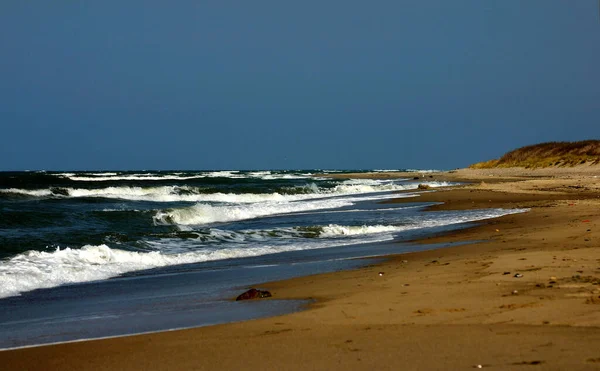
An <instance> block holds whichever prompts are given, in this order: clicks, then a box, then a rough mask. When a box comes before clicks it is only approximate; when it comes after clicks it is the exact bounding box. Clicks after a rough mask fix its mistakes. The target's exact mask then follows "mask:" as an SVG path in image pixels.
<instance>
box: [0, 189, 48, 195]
mask: <svg viewBox="0 0 600 371" xmlns="http://www.w3.org/2000/svg"><path fill="white" fill-rule="evenodd" d="M0 193H6V194H11V193H12V194H17V195H24V196H32V197H50V196H52V195H53V194H52V191H51V190H49V189H19V188H7V189H0Z"/></svg>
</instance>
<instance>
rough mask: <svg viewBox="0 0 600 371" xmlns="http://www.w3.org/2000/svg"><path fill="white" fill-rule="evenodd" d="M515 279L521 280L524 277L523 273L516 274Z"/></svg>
mask: <svg viewBox="0 0 600 371" xmlns="http://www.w3.org/2000/svg"><path fill="white" fill-rule="evenodd" d="M513 277H515V278H521V277H523V275H522V274H521V273H515V275H514V276H513Z"/></svg>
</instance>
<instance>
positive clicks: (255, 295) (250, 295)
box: [235, 288, 271, 301]
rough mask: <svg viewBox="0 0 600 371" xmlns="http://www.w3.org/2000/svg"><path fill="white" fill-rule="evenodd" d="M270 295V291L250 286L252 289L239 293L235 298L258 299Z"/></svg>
mask: <svg viewBox="0 0 600 371" xmlns="http://www.w3.org/2000/svg"><path fill="white" fill-rule="evenodd" d="M270 297H271V293H270V292H268V291H263V290H257V289H254V288H252V289H250V290H248V291H246V292H245V293H243V294H241V295H240V296H238V297H237V298H236V299H235V300H236V301H238V300H250V299H260V298H270Z"/></svg>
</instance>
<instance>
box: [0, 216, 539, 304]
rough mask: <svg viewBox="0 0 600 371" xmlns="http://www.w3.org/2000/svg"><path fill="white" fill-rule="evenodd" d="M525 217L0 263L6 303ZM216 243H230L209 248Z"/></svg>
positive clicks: (238, 238) (202, 241) (342, 229)
mask: <svg viewBox="0 0 600 371" xmlns="http://www.w3.org/2000/svg"><path fill="white" fill-rule="evenodd" d="M525 211H527V209H513V210H503V209H490V210H471V211H467V212H462V213H447V214H442V215H440V216H438V215H437V214H436V213H425V214H424V216H423V217H421V218H420V219H419V218H417V219H415V220H413V221H410V222H408V223H407V224H405V225H372V226H369V225H360V226H344V225H336V224H330V225H326V226H313V227H295V228H279V229H275V230H258V231H257V230H245V231H238V232H233V231H224V230H219V229H214V228H213V229H209V230H207V231H205V232H204V233H199V232H189V233H186V234H185V235H180V234H177V233H175V234H172V236H167V238H160V239H158V240H152V241H146V243H147V244H148V245H149V246H151V247H154V248H156V249H159V250H158V251H150V252H139V251H126V250H121V249H116V248H110V247H109V246H107V245H104V244H103V245H85V246H83V247H81V248H79V249H72V248H64V249H60V248H57V249H56V250H54V251H49V252H46V251H29V252H26V253H22V254H19V255H17V256H15V257H13V258H11V259H8V260H4V261H0V297H8V296H15V295H19V294H20V293H22V292H26V291H31V290H35V289H40V288H50V287H55V286H59V285H64V284H73V283H80V282H89V281H97V280H104V279H108V278H111V277H116V276H119V275H121V274H124V273H127V272H132V271H139V270H144V269H151V268H158V267H165V266H171V265H179V264H188V263H198V262H204V261H214V260H224V259H231V258H244V257H251V256H260V255H266V254H273V253H279V252H288V251H298V250H308V249H320V248H328V247H335V246H348V245H355V244H362V243H371V242H379V241H388V240H392V239H393V238H394V235H395V234H396V233H398V232H401V231H406V230H414V229H421V228H430V227H438V226H445V225H451V224H457V223H464V222H470V221H476V220H482V219H489V218H494V217H499V216H502V215H507V214H514V213H521V212H525ZM180 233H184V232H180ZM182 237H186V238H182ZM211 241H222V242H224V243H217V244H213V245H210V244H206V242H211Z"/></svg>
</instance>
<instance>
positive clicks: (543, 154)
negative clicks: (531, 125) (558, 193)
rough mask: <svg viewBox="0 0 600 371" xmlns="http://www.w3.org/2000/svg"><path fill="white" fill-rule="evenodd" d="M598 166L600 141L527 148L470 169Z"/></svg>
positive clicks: (558, 143)
mask: <svg viewBox="0 0 600 371" xmlns="http://www.w3.org/2000/svg"><path fill="white" fill-rule="evenodd" d="M597 164H600V140H584V141H579V142H548V143H540V144H534V145H530V146H525V147H521V148H518V149H515V150H513V151H510V152H508V153H506V154H505V155H504V156H502V157H500V158H499V159H496V160H489V161H485V162H479V163H476V164H473V165H471V166H470V168H471V169H492V168H508V167H524V168H543V167H572V166H577V165H597Z"/></svg>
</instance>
